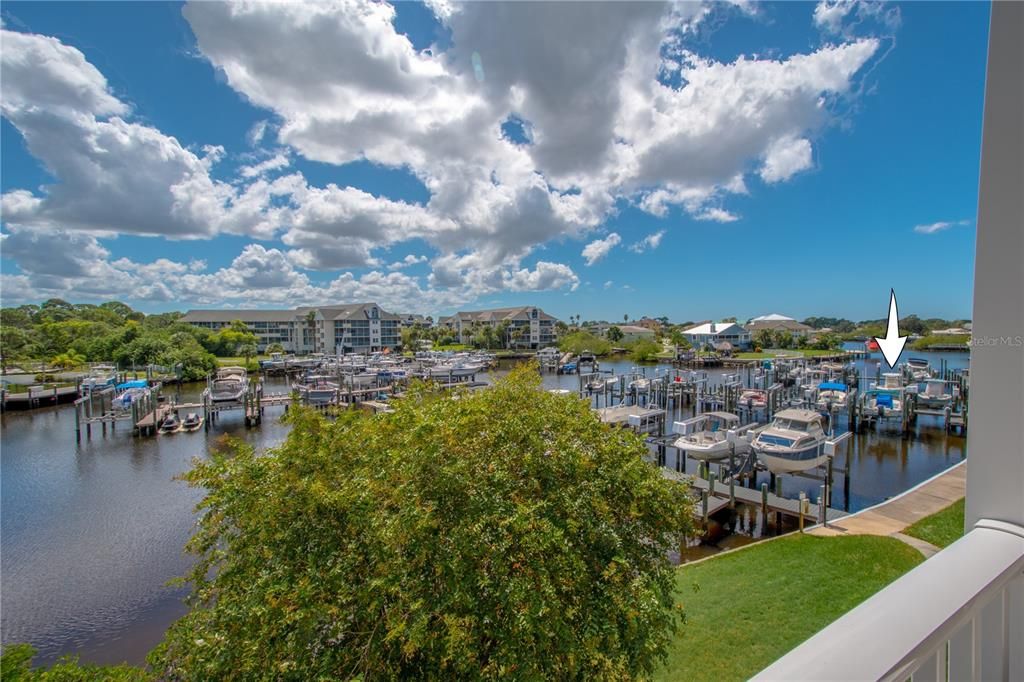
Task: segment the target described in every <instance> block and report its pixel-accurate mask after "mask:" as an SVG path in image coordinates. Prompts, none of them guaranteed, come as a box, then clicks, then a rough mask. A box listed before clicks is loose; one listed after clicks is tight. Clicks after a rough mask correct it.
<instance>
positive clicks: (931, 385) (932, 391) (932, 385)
mask: <svg viewBox="0 0 1024 682" xmlns="http://www.w3.org/2000/svg"><path fill="white" fill-rule="evenodd" d="M916 400H917V404H918V405H920V406H921V407H924V408H926V409H930V410H941V409H943V408H945V407H948V406H949V403H950V402H951V401H952V400H953V395H952V394H950V393H947V392H946V382H945V381H943V380H942V379H928V380H927V381H925V382H924V390H923V391H921V392H919V393H918V394H917V398H916Z"/></svg>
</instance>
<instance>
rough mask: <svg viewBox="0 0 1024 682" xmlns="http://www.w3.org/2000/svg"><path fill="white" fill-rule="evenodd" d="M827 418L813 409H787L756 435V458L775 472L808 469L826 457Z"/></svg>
mask: <svg viewBox="0 0 1024 682" xmlns="http://www.w3.org/2000/svg"><path fill="white" fill-rule="evenodd" d="M824 421H825V418H824V417H823V416H822V415H820V414H818V413H817V412H813V411H811V410H800V409H786V410H781V411H780V412H779V413H778V414H776V415H775V419H774V420H773V421H772V423H771V424H769V425H768V426H767V427H765V429H764V430H763V431H761V432H760V433H759V434H757V437H756V438H754V442H753V444H752V447H753V448H754V452H756V453H757V458H758V459H759V460H760V461H761V463H762V464H764V465H765V466H766V467H768V470H769V471H771V472H772V473H776V474H786V473H790V472H793V471H806V470H807V469H813V468H814V467H816V466H820V465H821V464H823V463H824V462H825V460H826V459H827V457H826V455H825V452H824V445H825V441H826V439H827V436H826V435H825V424H824Z"/></svg>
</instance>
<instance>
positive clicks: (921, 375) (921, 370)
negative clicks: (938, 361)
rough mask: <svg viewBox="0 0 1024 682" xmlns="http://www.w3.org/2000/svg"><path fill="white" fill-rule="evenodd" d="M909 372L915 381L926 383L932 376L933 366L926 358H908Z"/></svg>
mask: <svg viewBox="0 0 1024 682" xmlns="http://www.w3.org/2000/svg"><path fill="white" fill-rule="evenodd" d="M907 370H908V371H909V372H910V376H911V377H913V379H914V381H918V382H920V381H925V380H927V379H930V378H931V376H932V369H931V366H930V365H929V364H928V361H927V360H926V359H924V358H907Z"/></svg>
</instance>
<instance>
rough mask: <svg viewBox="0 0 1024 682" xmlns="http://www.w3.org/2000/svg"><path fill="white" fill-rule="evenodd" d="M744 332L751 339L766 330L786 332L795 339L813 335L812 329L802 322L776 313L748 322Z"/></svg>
mask: <svg viewBox="0 0 1024 682" xmlns="http://www.w3.org/2000/svg"><path fill="white" fill-rule="evenodd" d="M745 326H746V330H747V331H748V332H750V335H751V338H753V336H754V334H757V332H759V331H761V330H762V329H767V330H769V331H772V332H775V331H779V330H782V331H787V332H789V333H790V335H791V336H792V337H793V338H794V339H796V338H797V337H799V336H805V337H806V336H811V335H812V334H814V328H813V327H810V326H808V325H806V324H803V323H802V322H797V321H796V320H794V319H793V318H792V317H786V316H785V315H779V314H778V313H771V314H770V315H761V316H760V317H755V318H754V319H752V320H750V322H748V323H747V324H746V325H745Z"/></svg>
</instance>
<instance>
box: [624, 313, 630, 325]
mask: <svg viewBox="0 0 1024 682" xmlns="http://www.w3.org/2000/svg"><path fill="white" fill-rule="evenodd" d="M627 322H629V313H626V314H625V315H623V316H622V324H626V323H627Z"/></svg>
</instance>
